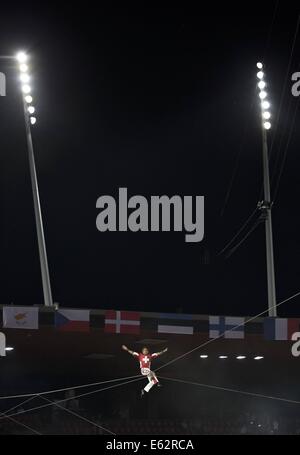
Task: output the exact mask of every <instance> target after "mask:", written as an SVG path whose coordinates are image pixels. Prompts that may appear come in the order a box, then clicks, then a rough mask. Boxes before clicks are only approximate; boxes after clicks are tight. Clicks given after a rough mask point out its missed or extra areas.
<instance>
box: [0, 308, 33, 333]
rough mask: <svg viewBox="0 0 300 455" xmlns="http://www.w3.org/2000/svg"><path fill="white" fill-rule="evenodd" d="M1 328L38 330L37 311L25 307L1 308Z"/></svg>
mask: <svg viewBox="0 0 300 455" xmlns="http://www.w3.org/2000/svg"><path fill="white" fill-rule="evenodd" d="M3 327H6V328H8V329H33V330H35V329H38V328H39V309H38V308H35V307H25V306H5V307H3Z"/></svg>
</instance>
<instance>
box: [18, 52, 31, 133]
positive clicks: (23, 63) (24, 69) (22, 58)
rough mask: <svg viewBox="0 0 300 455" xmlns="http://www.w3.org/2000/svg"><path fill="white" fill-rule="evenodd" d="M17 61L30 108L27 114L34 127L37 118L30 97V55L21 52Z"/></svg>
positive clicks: (26, 101) (23, 89)
mask: <svg viewBox="0 0 300 455" xmlns="http://www.w3.org/2000/svg"><path fill="white" fill-rule="evenodd" d="M16 59H17V61H18V62H19V70H20V81H21V83H22V85H21V89H22V92H23V98H24V101H25V103H26V105H27V106H28V107H27V112H28V114H29V119H30V123H31V125H34V124H35V123H36V117H34V116H33V115H32V114H34V113H35V107H34V106H32V102H33V98H32V96H31V95H30V93H31V86H30V85H29V82H30V76H29V74H28V70H29V67H28V65H27V61H28V55H27V54H25V52H19V53H18V54H17V55H16Z"/></svg>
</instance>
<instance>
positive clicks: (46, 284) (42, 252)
mask: <svg viewBox="0 0 300 455" xmlns="http://www.w3.org/2000/svg"><path fill="white" fill-rule="evenodd" d="M23 107H24V116H25V127H26V138H27V147H28V158H29V169H30V177H31V186H32V194H33V205H34V214H35V223H36V230H37V238H38V247H39V256H40V265H41V274H42V284H43V292H44V304H45V306H53V301H52V293H51V285H50V277H49V269H48V261H47V251H46V244H45V236H44V228H43V220H42V212H41V205H40V197H39V188H38V182H37V176H36V168H35V160H34V153H33V144H32V137H31V129H30V118H29V115H28V111H27V105H26V101H25V97H24V94H23Z"/></svg>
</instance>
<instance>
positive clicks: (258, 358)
mask: <svg viewBox="0 0 300 455" xmlns="http://www.w3.org/2000/svg"><path fill="white" fill-rule="evenodd" d="M263 358H264V357H263V356H262V355H257V356H255V357H254V360H262V359H263Z"/></svg>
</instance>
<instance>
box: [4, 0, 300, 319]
mask: <svg viewBox="0 0 300 455" xmlns="http://www.w3.org/2000/svg"><path fill="white" fill-rule="evenodd" d="M229 4H230V2H229ZM70 5H71V4H70ZM70 5H69V6H62V4H59V5H55V3H53V4H52V6H51V7H50V6H49V7H47V6H45V5H43V7H42V8H41V7H37V6H34V7H33V6H32V7H29V6H28V4H27V5H23V7H20V8H16V7H15V8H14V9H11V10H9V7H8V6H7V5H4V6H3V5H2V6H1V18H0V54H1V55H14V54H15V53H16V52H17V51H18V50H25V51H26V52H28V54H29V55H30V57H31V61H30V67H31V73H32V75H33V81H32V87H33V97H34V99H35V106H36V109H37V124H36V125H35V126H34V128H32V131H33V140H34V147H35V157H36V165H37V172H38V180H39V186H40V197H41V205H42V212H43V219H44V228H45V237H46V244H47V252H48V260H49V269H50V278H51V284H52V293H53V299H54V301H56V302H59V303H60V305H61V306H66V307H86V308H114V309H128V310H140V311H170V312H175V311H183V312H193V313H203V314H232V315H253V314H256V313H258V312H260V311H263V310H264V309H266V308H267V283H266V262H265V235H264V225H263V224H260V225H259V226H258V228H257V229H256V230H255V231H254V232H253V233H252V234H251V236H250V237H249V238H248V239H247V241H245V242H244V243H243V244H242V245H241V246H240V247H239V248H238V249H237V251H236V252H235V253H234V254H233V255H231V256H230V257H229V258H226V256H225V255H218V254H217V253H218V252H219V251H220V250H222V248H223V247H224V246H225V245H226V243H227V242H228V241H229V240H231V238H232V237H233V236H234V235H235V234H236V232H237V231H238V229H239V228H240V227H241V225H242V224H243V223H244V221H245V220H246V219H247V217H248V216H249V215H250V214H251V212H253V210H254V209H255V207H256V204H257V202H258V200H259V198H260V192H261V186H262V159H261V131H260V110H259V109H260V108H259V103H258V97H257V89H256V82H257V79H256V71H257V70H256V62H257V61H259V60H263V61H264V63H265V65H266V74H267V80H268V83H269V87H268V92H269V98H270V101H271V103H272V111H271V112H272V116H273V126H274V127H273V128H272V130H271V132H270V133H268V140H269V145H271V143H272V141H273V140H274V146H273V149H272V156H271V175H273V173H274V179H273V184H272V188H273V189H274V187H275V186H276V179H277V177H278V169H280V165H281V162H282V157H283V153H284V148H285V146H286V143H287V139H288V135H289V132H290V128H291V123H292V118H293V115H294V111H295V109H296V108H297V103H298V100H299V98H295V97H293V96H292V95H291V85H292V83H291V80H290V79H291V75H292V73H293V72H295V71H299V70H300V68H299V63H300V59H299V50H300V36H298V39H297V41H296V45H295V48H294V53H293V58H292V62H291V66H290V69H289V72H288V80H287V85H286V90H285V94H284V97H283V101H282V106H281V111H280V117H279V119H278V118H277V117H278V110H279V106H280V98H281V93H282V89H283V84H284V79H285V76H286V73H287V68H288V62H289V56H290V52H291V46H292V41H293V37H294V33H295V29H296V23H297V18H298V14H299V12H300V9H299V10H297V9H296V7H295V8H294V9H293V7H289V8H287V7H286V6H285V5H284V4H282V2H277V6H276V2H275V1H274V2H264V6H262V5H261V4H259V3H255V2H251V3H245V4H243V5H241V6H239V7H238V6H236V4H235V3H234V2H231V6H227V7H226V9H225V8H223V9H221V8H217V7H216V6H214V8H212V9H211V10H210V11H208V10H205V9H204V7H202V6H201V9H199V11H198V10H197V9H193V8H192V7H191V8H188V7H186V8H184V7H181V8H175V7H173V8H171V9H170V8H166V9H163V8H161V9H156V8H154V7H153V8H148V9H146V10H144V11H142V10H140V11H139V10H129V9H128V10H126V9H125V8H123V9H118V8H117V7H116V8H115V9H105V8H96V6H91V5H92V4H90V6H85V5H82V4H78V6H76V5H75V4H74V3H72V6H70ZM39 8H40V9H39ZM0 71H2V72H4V73H5V74H6V77H7V96H6V97H1V98H0V119H1V120H0V144H1V146H0V150H1V153H0V160H1V161H0V172H1V174H0V180H1V187H0V204H1V205H0V209H1V218H0V220H1V222H0V230H1V231H0V234H1V250H0V261H1V267H2V273H1V286H0V296H1V299H0V301H1V304H9V303H11V302H14V303H15V304H21V305H34V304H42V303H43V293H42V284H41V276H40V268H39V257H38V248H37V239H36V231H35V222H34V213H33V203H32V193H31V185H30V175H29V167H28V159H27V148H26V137H25V128H24V117H23V111H22V103H21V94H20V89H19V81H18V71H17V65H16V64H15V63H14V61H12V60H10V61H9V60H0ZM299 120H300V109H299V111H298V114H297V117H296V122H295V128H294V131H293V134H292V136H291V141H290V146H289V149H288V154H287V159H286V163H285V167H284V171H283V174H282V178H281V180H280V185H279V191H278V196H277V198H276V201H275V203H274V210H273V228H274V252H275V267H276V286H277V299H278V301H279V300H281V299H283V298H286V297H288V296H290V295H291V294H293V293H295V292H297V291H299V290H300V279H299V276H300V275H299V259H300V248H299V247H300V241H299V232H300V215H299V202H298V194H299V190H300V184H299V163H300V160H299V143H300V132H299V128H298V122H299ZM280 144H281V147H280ZM276 161H277V163H278V165H277V167H276V166H275V164H276ZM234 170H236V172H234ZM233 172H234V174H233ZM232 176H234V178H233V179H232ZM230 182H232V185H231V186H230V189H231V191H230V192H229V195H228V188H229V185H230ZM119 187H127V188H128V192H129V195H130V196H131V195H137V194H138V195H143V196H146V197H147V198H150V196H151V195H163V194H166V195H168V196H172V195H175V194H178V195H181V196H184V195H193V196H196V195H203V196H204V197H205V238H204V240H203V241H202V242H201V243H186V242H185V241H184V233H168V232H162V233H151V232H148V233H147V232H142V233H132V232H127V233H126V232H124V233H117V232H111V233H100V232H98V231H97V229H96V224H95V223H96V216H97V214H98V213H99V211H98V210H97V209H96V200H97V198H98V197H99V196H101V195H112V196H115V197H117V194H118V189H119ZM226 195H227V196H229V197H227V196H226ZM254 219H255V218H254ZM252 225H253V224H251V223H250V225H249V226H248V228H249V227H252ZM248 228H247V229H248ZM247 229H246V231H245V232H247ZM242 237H243V236H241V237H240V238H242ZM299 305H300V298H298V299H295V300H293V301H291V302H290V303H288V304H287V305H286V306H282V307H281V308H280V309H279V315H282V316H284V315H299V314H300V311H299Z"/></svg>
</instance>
